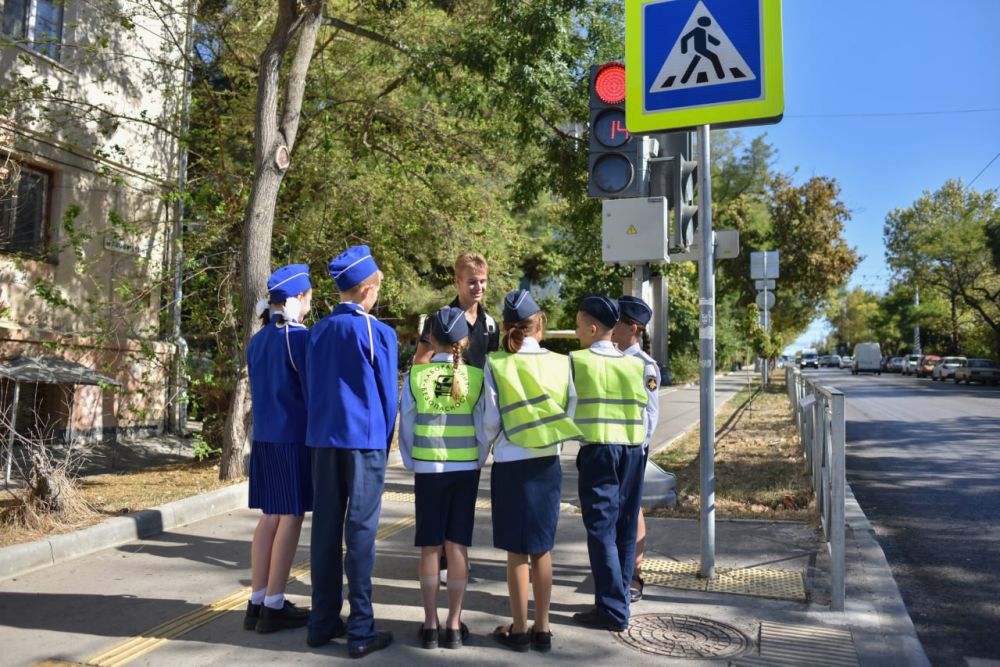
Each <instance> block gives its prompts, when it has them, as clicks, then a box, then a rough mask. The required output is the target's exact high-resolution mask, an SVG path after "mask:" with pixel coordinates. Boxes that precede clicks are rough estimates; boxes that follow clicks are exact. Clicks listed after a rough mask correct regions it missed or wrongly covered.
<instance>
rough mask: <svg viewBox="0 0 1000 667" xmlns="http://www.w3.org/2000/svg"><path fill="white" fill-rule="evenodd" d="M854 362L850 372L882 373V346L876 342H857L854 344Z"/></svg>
mask: <svg viewBox="0 0 1000 667" xmlns="http://www.w3.org/2000/svg"><path fill="white" fill-rule="evenodd" d="M853 356H854V364H853V365H852V366H851V373H852V374H854V375H857V374H858V373H877V374H878V375H881V374H882V363H881V360H882V348H881V347H879V344H878V343H858V344H857V345H855V346H854V355H853Z"/></svg>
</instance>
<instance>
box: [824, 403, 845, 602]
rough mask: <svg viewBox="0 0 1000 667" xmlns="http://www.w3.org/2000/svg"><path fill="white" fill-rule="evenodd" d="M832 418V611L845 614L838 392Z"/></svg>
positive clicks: (842, 442)
mask: <svg viewBox="0 0 1000 667" xmlns="http://www.w3.org/2000/svg"><path fill="white" fill-rule="evenodd" d="M830 399H831V403H830V406H831V411H830V412H831V415H830V418H831V420H832V421H833V429H832V431H833V443H832V445H833V451H832V454H831V458H832V459H833V460H832V461H831V462H830V476H831V482H832V485H833V493H832V494H831V495H832V496H833V497H832V498H830V503H831V506H830V510H831V511H830V534H829V537H828V538H827V539H829V540H830V552H831V553H830V560H831V561H832V563H831V565H832V568H831V573H830V578H831V582H830V597H831V600H830V609H832V610H833V611H844V602H845V598H846V596H847V586H846V576H845V570H846V566H845V562H844V561H845V558H846V556H845V550H844V540H845V536H844V532H845V528H844V521H845V516H844V515H845V504H846V488H845V485H846V481H845V478H846V476H847V469H846V462H845V460H844V454H845V452H844V448H845V438H846V431H845V429H844V395H843V394H842V393H841V392H839V391H837V392H831V396H830Z"/></svg>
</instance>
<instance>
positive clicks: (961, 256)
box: [883, 180, 1000, 354]
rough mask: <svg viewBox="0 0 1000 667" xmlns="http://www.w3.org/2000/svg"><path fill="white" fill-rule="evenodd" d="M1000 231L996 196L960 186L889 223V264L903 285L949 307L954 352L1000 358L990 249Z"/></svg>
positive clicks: (999, 310)
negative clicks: (988, 352)
mask: <svg viewBox="0 0 1000 667" xmlns="http://www.w3.org/2000/svg"><path fill="white" fill-rule="evenodd" d="M997 225H1000V206H998V203H997V194H996V192H995V191H989V192H985V193H980V192H976V191H973V190H967V189H966V188H964V187H963V185H962V183H961V182H960V181H954V180H951V181H948V182H947V183H945V184H944V185H943V186H942V187H941V188H940V189H938V190H937V191H935V192H933V193H932V192H925V193H924V194H923V195H922V196H921V197H920V198H919V199H918V200H917V201H916V202H914V203H913V204H912V205H911V206H909V207H907V208H903V209H896V210H894V211H892V212H891V213H890V214H889V215H888V216H887V217H886V221H885V227H884V231H883V234H884V238H885V245H886V260H887V262H888V264H889V266H890V268H891V269H892V270H893V271H894V272H895V273H896V276H897V278H898V280H899V281H900V282H901V283H906V284H907V285H910V286H912V287H919V288H920V289H921V296H923V295H924V292H925V291H926V292H927V293H928V294H933V295H935V296H936V297H937V298H940V299H942V300H945V301H946V302H947V304H948V310H949V311H950V312H949V313H948V319H949V320H950V328H951V332H950V333H951V336H950V343H949V344H950V347H951V348H952V350H955V351H960V350H962V349H963V348H967V352H968V353H970V354H972V353H975V352H976V351H977V350H978V352H979V353H983V352H985V351H986V349H991V350H992V351H993V352H994V354H997V353H1000V272H998V271H997V267H996V265H995V263H994V260H995V258H994V256H993V253H992V252H991V246H990V241H991V236H990V234H991V233H992V231H991V230H993V229H995V228H996V227H997ZM969 324H971V325H972V327H971V330H969V331H967V332H966V333H967V334H968V336H967V338H968V339H967V340H966V341H965V342H962V340H961V336H962V332H963V329H967V328H968V326H969Z"/></svg>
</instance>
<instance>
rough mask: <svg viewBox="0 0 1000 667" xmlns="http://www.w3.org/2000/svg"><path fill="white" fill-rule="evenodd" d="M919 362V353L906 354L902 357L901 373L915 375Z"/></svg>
mask: <svg viewBox="0 0 1000 667" xmlns="http://www.w3.org/2000/svg"><path fill="white" fill-rule="evenodd" d="M919 363H920V355H919V354H908V355H906V356H905V357H903V370H902V373H903V375H916V374H917V364H919Z"/></svg>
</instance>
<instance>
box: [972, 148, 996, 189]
mask: <svg viewBox="0 0 1000 667" xmlns="http://www.w3.org/2000/svg"><path fill="white" fill-rule="evenodd" d="M998 157H1000V153H997V154H996V155H994V156H993V159H992V160H990V161H989V162H987V163H986V166H985V167H983V168H982V169H980V170H979V173H978V174H976V176H975V178H973V179H972V180H971V181H969V184H968V185H967V186H965V187H966V188H971V187H972V184H973V183H975V182H976V179H978V178H979V177H980V176H982V175H983V173H985V171H986V170H987V169H989V168H990V165H992V164H993V163H994V162H996V161H997V158H998Z"/></svg>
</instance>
